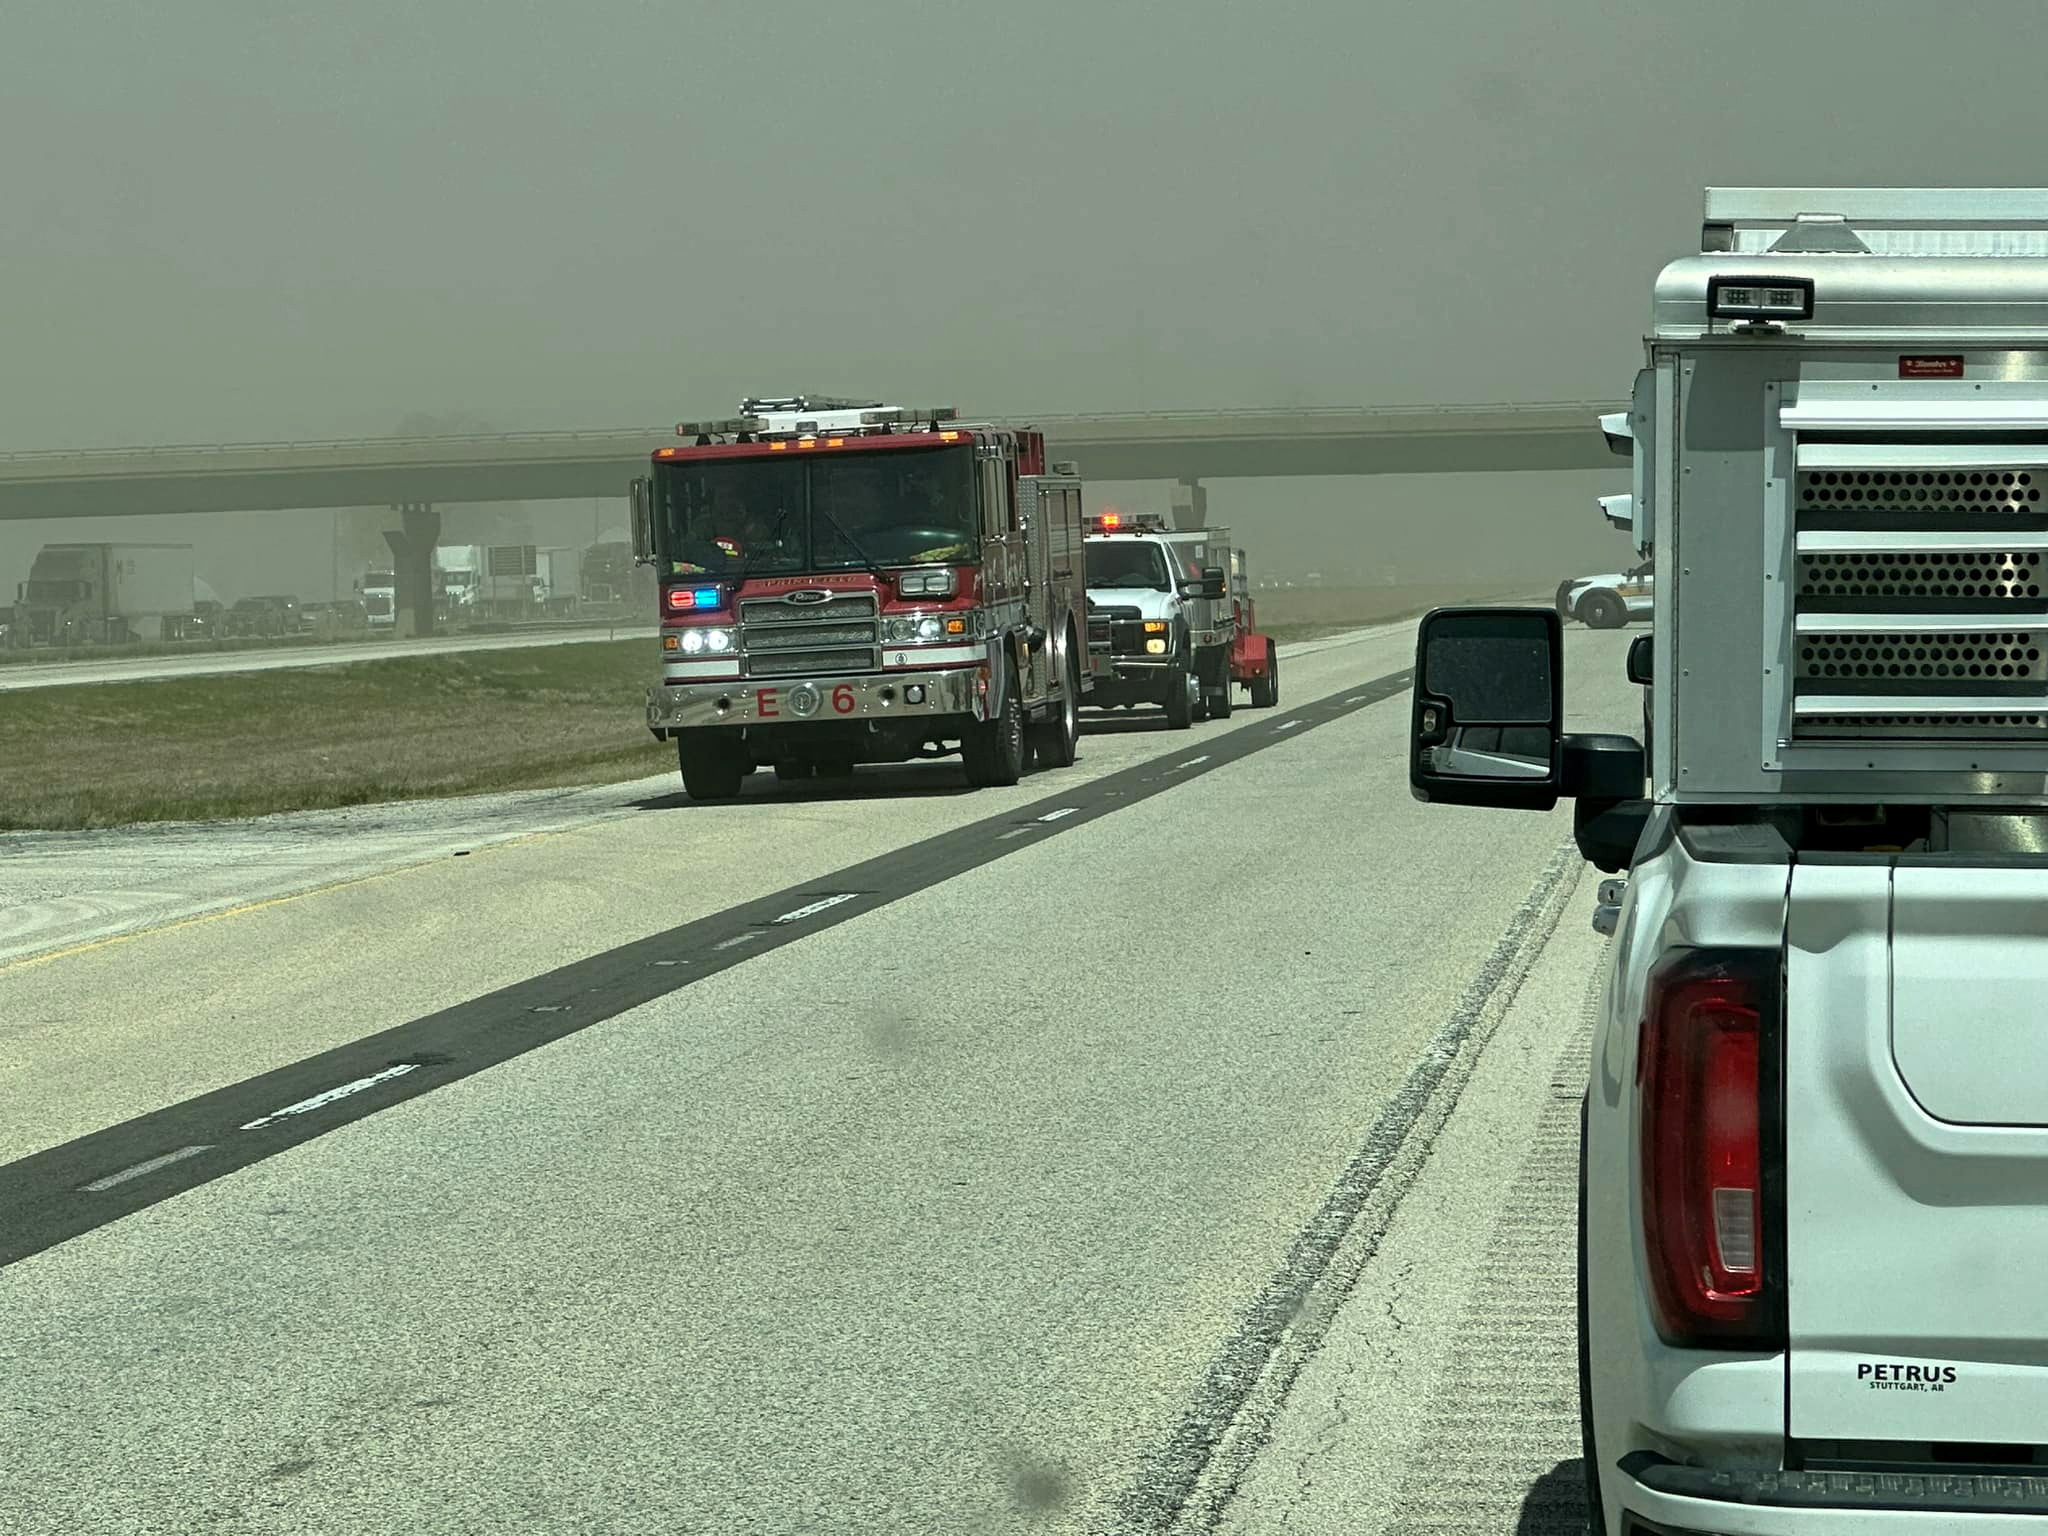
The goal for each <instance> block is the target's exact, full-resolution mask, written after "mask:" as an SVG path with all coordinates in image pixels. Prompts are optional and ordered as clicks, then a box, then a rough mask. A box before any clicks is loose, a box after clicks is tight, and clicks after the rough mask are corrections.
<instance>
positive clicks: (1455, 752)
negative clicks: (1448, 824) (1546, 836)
mask: <svg viewBox="0 0 2048 1536" xmlns="http://www.w3.org/2000/svg"><path fill="white" fill-rule="evenodd" d="M1413 694H1414V697H1413V714H1412V717H1411V727H1412V728H1411V732H1410V737H1409V745H1408V784H1409V788H1410V790H1411V791H1412V792H1413V794H1414V795H1415V798H1416V799H1418V800H1425V801H1430V802H1432V803H1437V804H1443V805H1490V806H1498V807H1503V808H1508V809H1516V810H1533V811H1547V810H1549V809H1550V808H1551V807H1552V806H1554V805H1556V804H1557V802H1558V798H1559V796H1560V795H1561V794H1562V793H1564V782H1563V780H1564V775H1563V754H1562V743H1563V730H1562V727H1563V721H1564V626H1563V624H1562V622H1561V621H1560V620H1559V619H1558V616H1557V614H1556V613H1555V612H1553V611H1552V610H1550V609H1547V608H1438V609H1436V610H1434V611H1433V612H1431V613H1429V614H1428V615H1426V616H1425V617H1424V618H1423V620H1422V623H1421V625H1420V626H1419V629H1418V632H1417V637H1416V649H1415V682H1414V690H1413Z"/></svg>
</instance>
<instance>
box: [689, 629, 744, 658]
mask: <svg viewBox="0 0 2048 1536" xmlns="http://www.w3.org/2000/svg"><path fill="white" fill-rule="evenodd" d="M731 649H732V631H731V630H729V629H686V630H684V631H683V651H684V653H685V654H686V655H690V656H701V655H703V654H704V653H705V652H707V651H708V652H710V653H711V654H712V655H714V656H718V655H722V654H724V653H725V652H727V651H729V650H731Z"/></svg>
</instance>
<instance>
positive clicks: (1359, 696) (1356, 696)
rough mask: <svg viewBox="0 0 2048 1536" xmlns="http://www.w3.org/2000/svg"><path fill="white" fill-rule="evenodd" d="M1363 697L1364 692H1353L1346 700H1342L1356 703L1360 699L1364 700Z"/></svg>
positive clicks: (1360, 700) (1347, 702)
mask: <svg viewBox="0 0 2048 1536" xmlns="http://www.w3.org/2000/svg"><path fill="white" fill-rule="evenodd" d="M1364 698H1365V695H1364V694H1362V693H1354V694H1353V695H1351V697H1350V698H1348V699H1346V700H1345V701H1344V702H1345V703H1346V704H1357V703H1360V702H1362V701H1363V700H1364Z"/></svg>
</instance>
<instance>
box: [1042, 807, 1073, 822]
mask: <svg viewBox="0 0 2048 1536" xmlns="http://www.w3.org/2000/svg"><path fill="white" fill-rule="evenodd" d="M1079 809H1081V807H1079V806H1078V805H1063V806H1061V807H1060V808H1059V809H1058V810H1056V811H1047V812H1046V813H1045V814H1044V815H1043V816H1039V817H1036V818H1034V819H1035V820H1038V821H1058V820H1059V819H1060V818H1061V817H1062V816H1071V815H1073V814H1074V812H1076V811H1078V810H1079Z"/></svg>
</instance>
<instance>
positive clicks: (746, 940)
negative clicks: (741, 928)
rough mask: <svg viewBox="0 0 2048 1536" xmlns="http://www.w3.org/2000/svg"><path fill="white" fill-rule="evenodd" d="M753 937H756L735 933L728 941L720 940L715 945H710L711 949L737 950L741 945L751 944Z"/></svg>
mask: <svg viewBox="0 0 2048 1536" xmlns="http://www.w3.org/2000/svg"><path fill="white" fill-rule="evenodd" d="M755 937H756V936H755V935H754V934H751V933H736V934H734V935H733V936H732V937H731V938H729V939H720V940H719V941H718V942H717V943H716V944H714V945H712V946H711V947H712V948H713V949H738V948H739V947H740V946H741V945H742V944H751V943H753V942H754V939H755Z"/></svg>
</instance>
